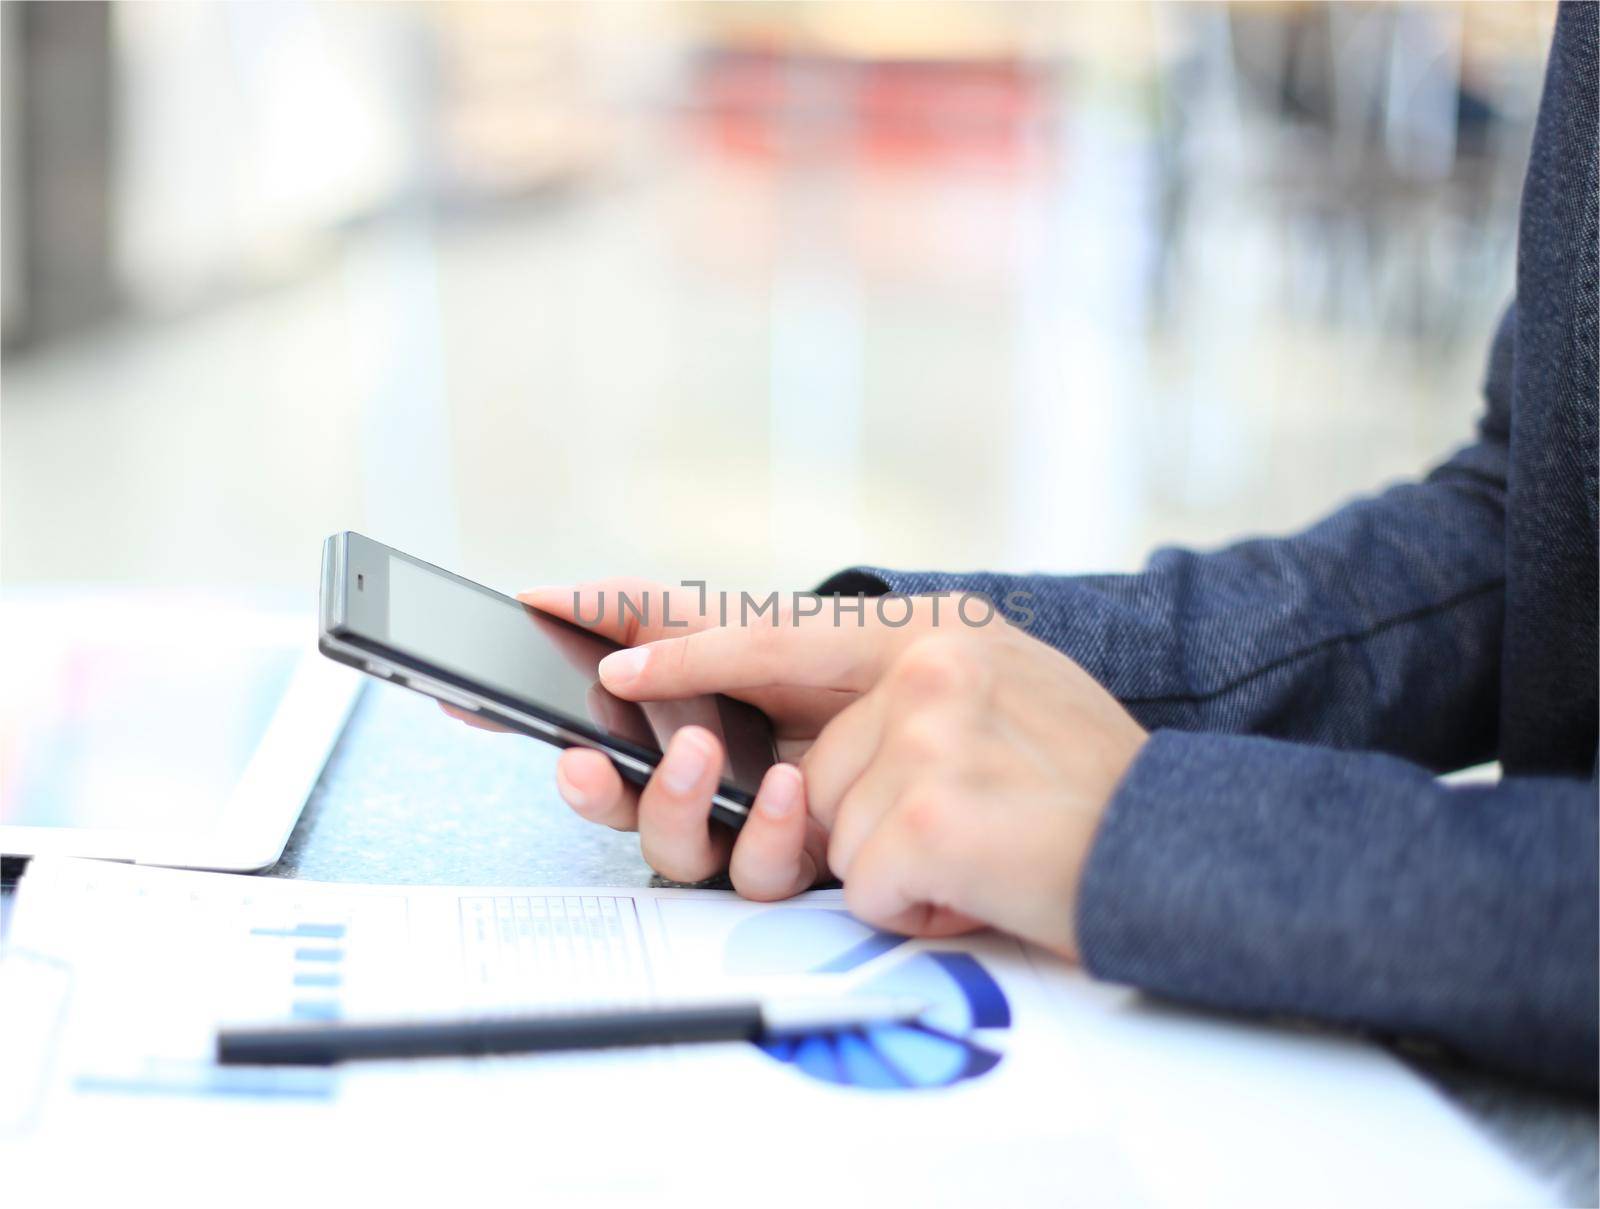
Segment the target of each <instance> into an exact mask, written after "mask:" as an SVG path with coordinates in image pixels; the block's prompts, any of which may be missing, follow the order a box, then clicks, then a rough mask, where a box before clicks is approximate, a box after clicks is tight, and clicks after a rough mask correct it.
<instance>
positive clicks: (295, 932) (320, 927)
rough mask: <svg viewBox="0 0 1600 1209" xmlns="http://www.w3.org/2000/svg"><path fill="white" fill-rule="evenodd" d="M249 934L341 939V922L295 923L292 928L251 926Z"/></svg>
mask: <svg viewBox="0 0 1600 1209" xmlns="http://www.w3.org/2000/svg"><path fill="white" fill-rule="evenodd" d="M250 935H251V936H299V937H304V938H306V939H308V940H313V939H314V940H342V939H344V925H343V924H295V926H294V927H292V928H251V929H250Z"/></svg>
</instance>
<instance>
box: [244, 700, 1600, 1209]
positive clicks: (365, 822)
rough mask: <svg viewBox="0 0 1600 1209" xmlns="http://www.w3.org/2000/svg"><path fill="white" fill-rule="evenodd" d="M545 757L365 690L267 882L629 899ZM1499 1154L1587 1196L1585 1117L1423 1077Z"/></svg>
mask: <svg viewBox="0 0 1600 1209" xmlns="http://www.w3.org/2000/svg"><path fill="white" fill-rule="evenodd" d="M554 762H555V749H554V748H552V747H549V746H548V745H546V744H543V743H540V742H537V741H536V740H532V739H526V738H523V737H521V736H518V735H500V734H490V733H486V732H482V731H474V730H471V729H469V728H468V727H465V726H462V725H460V724H459V723H454V722H451V721H450V720H449V719H447V718H445V717H444V716H443V715H442V714H441V713H440V712H439V710H438V709H437V708H435V707H434V706H433V705H432V704H431V703H430V702H427V701H425V700H423V699H422V698H420V697H416V696H414V695H412V694H410V693H407V692H405V691H403V690H401V689H397V688H392V687H388V686H384V685H376V684H375V685H371V686H369V687H368V688H367V689H366V690H365V691H364V692H363V695H362V699H361V701H360V702H359V703H358V704H357V706H356V711H355V713H354V715H353V716H352V718H351V721H350V725H349V726H348V727H347V729H346V731H345V734H344V736H343V738H342V739H341V740H340V741H339V745H338V747H337V749H336V750H335V751H334V753H333V757H332V759H331V760H330V761H329V763H328V767H327V769H326V770H325V771H324V772H323V775H322V779H321V781H320V782H319V784H318V785H317V788H316V791H315V792H314V794H313V795H312V798H311V801H310V803H309V804H308V805H307V807H306V811H305V814H304V816H303V817H302V818H301V820H300V825H299V826H298V827H297V828H296V829H295V832H294V835H293V836H292V837H291V839H290V840H289V846H288V849H287V850H286V851H285V853H284V856H283V859H282V861H280V862H279V864H278V865H277V866H276V867H275V868H274V869H273V870H272V871H271V874H272V875H273V876H276V877H303V878H313V879H316V880H319V881H336V882H392V883H406V884H424V883H445V884H469V885H470V884H478V885H541V884H543V885H562V884H564V885H612V886H617V885H643V884H647V883H648V882H649V881H650V880H651V874H650V870H649V868H648V866H646V865H645V864H644V862H643V861H642V860H641V859H640V858H639V850H638V844H637V843H636V841H635V839H634V837H633V836H631V835H625V834H619V833H617V832H613V831H610V830H608V829H607V828H603V827H597V826H594V825H593V824H589V823H585V822H583V821H582V820H580V819H579V818H577V816H575V815H574V814H572V812H571V811H569V810H568V809H567V808H566V806H565V805H564V804H563V803H562V802H561V800H560V799H559V798H558V797H557V796H556V793H555V789H554V774H553V768H554ZM1423 1073H1424V1074H1425V1075H1426V1076H1427V1077H1429V1078H1431V1079H1433V1080H1434V1081H1435V1082H1436V1083H1438V1084H1439V1085H1440V1086H1441V1087H1442V1088H1443V1089H1444V1091H1445V1093H1446V1094H1447V1095H1448V1096H1449V1097H1450V1098H1451V1099H1452V1100H1454V1101H1455V1102H1456V1103H1458V1104H1460V1105H1461V1106H1462V1107H1463V1109H1465V1111H1467V1112H1468V1113H1469V1114H1470V1115H1471V1116H1472V1117H1473V1118H1474V1119H1475V1120H1477V1121H1479V1122H1480V1123H1482V1125H1483V1126H1484V1128H1485V1129H1486V1130H1487V1131H1488V1132H1489V1133H1490V1134H1491V1135H1492V1136H1493V1137H1494V1138H1496V1139H1497V1140H1498V1141H1499V1142H1500V1143H1501V1144H1502V1145H1504V1146H1505V1147H1506V1148H1507V1149H1508V1150H1510V1151H1511V1152H1512V1153H1513V1154H1514V1155H1516V1156H1517V1157H1518V1158H1519V1159H1520V1160H1521V1161H1523V1162H1524V1163H1526V1164H1527V1165H1528V1166H1529V1167H1531V1168H1533V1169H1534V1170H1536V1171H1538V1172H1540V1173H1542V1174H1545V1175H1548V1176H1552V1177H1554V1178H1555V1179H1557V1180H1558V1181H1559V1185H1560V1187H1561V1189H1562V1191H1563V1193H1564V1200H1565V1202H1566V1203H1568V1204H1573V1205H1593V1204H1596V1203H1600V1195H1597V1176H1596V1163H1597V1142H1596V1136H1597V1135H1596V1131H1597V1118H1596V1113H1595V1108H1594V1105H1592V1104H1587V1105H1586V1104H1583V1103H1575V1102H1573V1101H1571V1100H1568V1099H1563V1098H1561V1097H1558V1096H1553V1095H1550V1094H1548V1093H1544V1092H1540V1091H1533V1090H1529V1089H1526V1088H1522V1087H1519V1086H1517V1085H1516V1084H1514V1083H1510V1082H1507V1081H1503V1080H1499V1079H1495V1078H1491V1077H1488V1076H1484V1075H1481V1074H1478V1073H1475V1072H1470V1071H1463V1070H1459V1069H1437V1068H1434V1067H1432V1066H1429V1067H1426V1068H1423Z"/></svg>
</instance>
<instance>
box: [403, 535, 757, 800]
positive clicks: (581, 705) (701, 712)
mask: <svg viewBox="0 0 1600 1209" xmlns="http://www.w3.org/2000/svg"><path fill="white" fill-rule="evenodd" d="M387 570H388V625H387V629H388V634H387V638H386V641H387V645H389V646H391V647H393V648H395V649H397V650H401V651H406V652H408V653H411V654H414V655H416V656H418V657H419V658H421V659H423V660H424V661H426V662H428V663H431V664H434V665H435V666H437V667H439V668H442V669H443V670H445V671H448V672H452V673H454V674H455V675H456V676H458V677H460V678H461V679H462V680H464V681H468V682H471V683H476V684H481V685H483V686H485V687H487V688H492V689H496V690H498V691H500V692H501V693H503V694H505V695H506V696H509V697H511V698H513V699H516V700H520V701H526V702H528V703H530V704H534V705H539V706H542V707H544V709H545V710H546V711H547V712H548V711H553V712H556V713H559V714H565V715H566V716H568V717H570V718H576V719H579V720H587V721H588V722H589V724H590V725H591V726H593V727H594V728H596V729H598V730H600V731H602V732H604V733H606V734H608V735H610V736H612V737H615V738H619V739H622V740H625V741H626V742H628V743H631V744H632V745H633V746H635V747H640V748H643V749H645V750H646V751H649V752H655V753H657V754H659V753H660V752H661V751H662V750H664V748H665V746H666V744H667V741H668V740H669V739H670V738H671V737H672V733H673V732H674V731H676V730H677V729H678V728H679V727H680V726H687V725H691V724H692V725H695V726H702V727H704V728H705V729H706V730H708V731H710V732H711V733H712V734H714V735H716V736H717V737H718V738H719V739H720V740H721V741H722V743H723V747H724V750H726V751H727V753H728V761H727V766H726V767H725V768H724V770H723V780H724V781H725V782H727V783H728V784H730V785H732V786H734V787H735V788H738V789H740V790H743V791H744V792H745V793H747V794H752V795H753V794H754V793H755V790H756V788H757V787H758V786H759V784H760V781H761V777H762V774H764V773H765V772H766V770H767V768H768V767H770V765H771V762H772V750H771V738H770V729H769V727H768V725H767V723H766V720H765V718H764V717H763V716H762V715H761V714H760V713H759V712H758V711H757V710H755V709H754V707H752V706H749V705H745V704H744V703H742V702H737V701H732V700H729V699H728V698H723V697H714V696H701V697H690V698H685V699H683V700H678V701H658V702H646V703H642V704H636V703H634V702H631V701H624V700H622V699H621V698H620V697H616V696H614V695H612V694H611V693H609V692H607V691H606V689H605V687H604V686H603V685H601V683H600V674H599V671H598V666H599V663H600V660H602V659H604V658H605V657H606V656H607V655H609V654H610V653H611V652H612V651H615V650H617V649H619V648H618V647H617V645H616V644H615V643H613V642H610V641H608V640H606V639H604V638H600V637H598V636H596V635H594V634H590V633H588V632H586V631H584V630H581V629H579V628H577V627H575V626H571V625H568V624H566V623H565V622H562V621H559V620H557V619H556V618H553V617H548V616H546V615H544V614H542V613H540V612H538V611H537V610H535V609H530V608H528V607H527V606H526V605H523V604H519V603H518V602H516V601H514V600H511V599H509V598H508V597H505V596H501V595H500V594H499V593H495V592H491V591H489V590H488V589H484V588H476V587H472V586H468V585H467V584H464V583H462V582H460V581H458V580H456V579H454V578H451V577H449V576H446V575H442V574H440V573H438V572H437V571H435V570H433V569H432V568H429V567H427V566H423V565H419V564H417V563H415V562H412V561H411V560H410V559H408V558H404V557H400V556H397V555H393V554H391V555H390V556H389V559H388V567H387Z"/></svg>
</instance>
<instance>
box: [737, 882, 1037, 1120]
mask: <svg viewBox="0 0 1600 1209" xmlns="http://www.w3.org/2000/svg"><path fill="white" fill-rule="evenodd" d="M904 942H905V938H904V937H900V936H894V935H891V934H889V933H885V932H878V931H876V930H874V929H872V928H869V927H867V926H866V925H864V924H861V923H858V922H857V921H856V920H855V919H853V918H852V917H851V916H850V914H849V913H848V912H846V911H839V910H818V909H815V908H805V907H773V908H770V909H768V910H765V911H761V912H759V913H757V914H754V915H751V916H749V917H748V918H746V919H744V920H742V921H740V922H739V923H738V924H737V925H736V926H735V927H734V928H733V930H732V932H731V933H730V934H729V936H728V939H727V942H726V948H725V952H724V958H723V961H724V967H725V968H726V969H727V971H728V972H729V973H730V974H788V973H809V974H813V975H819V976H827V975H836V976H839V977H841V978H842V977H844V976H846V975H849V974H851V973H853V972H854V971H856V970H857V969H859V968H860V967H862V966H864V965H865V964H866V963H867V962H869V961H878V960H879V959H882V964H883V965H884V967H885V968H884V969H883V971H882V972H881V973H878V974H874V975H872V976H871V977H869V978H868V979H867V980H866V981H864V982H859V983H853V984H852V986H851V991H852V992H853V993H859V994H864V995H888V996H906V997H909V998H914V999H919V1000H921V1001H923V1002H925V1003H927V1004H929V1005H930V1006H929V1010H928V1012H927V1013H926V1014H925V1015H924V1017H923V1018H922V1020H921V1021H919V1022H917V1023H915V1024H904V1025H891V1026H886V1027H878V1028H866V1029H859V1030H849V1031H844V1032H830V1033H816V1034H812V1035H809V1036H804V1037H800V1038H784V1039H781V1040H774V1041H769V1042H765V1043H763V1045H762V1047H761V1048H762V1049H763V1050H765V1051H766V1053H767V1054H768V1055H770V1056H771V1057H772V1058H774V1059H776V1060H777V1061H779V1062H785V1063H789V1064H792V1065H793V1066H795V1067H796V1068H797V1069H798V1070H800V1071H801V1072H802V1073H804V1074H806V1075H809V1076H810V1077H811V1078H814V1079H820V1080H822V1081H824V1082H827V1083H836V1084H842V1085H846V1086H851V1087H862V1088H872V1089H878V1090H908V1089H914V1088H934V1087H948V1086H950V1085H951V1084H954V1083H959V1082H962V1081H963V1080H967V1079H976V1078H978V1077H980V1076H982V1075H985V1074H987V1073H988V1072H989V1071H991V1070H993V1069H994V1068H995V1067H996V1066H997V1065H999V1063H1000V1057H1001V1056H1000V1053H999V1051H998V1050H997V1049H996V1048H994V1047H993V1042H992V1040H991V1039H992V1038H995V1037H996V1033H997V1030H1002V1029H1008V1028H1010V1026H1011V1007H1010V1004H1009V1003H1008V1002H1007V1001H1006V997H1005V993H1004V992H1003V991H1001V989H1000V985H999V983H997V982H996V981H995V980H994V977H993V976H992V975H991V974H990V973H989V972H988V971H987V970H986V969H984V967H983V965H982V963H980V962H979V961H978V959H977V958H975V957H973V956H972V955H971V954H969V953H962V952H940V951H931V952H930V951H926V950H921V949H915V948H913V949H911V950H909V951H907V952H906V953H905V955H904V956H903V957H902V958H900V959H899V960H896V959H895V957H894V956H893V954H894V952H895V950H897V949H899V948H901V947H902V946H903V945H904ZM980 1036H981V1037H982V1040H979V1037H980Z"/></svg>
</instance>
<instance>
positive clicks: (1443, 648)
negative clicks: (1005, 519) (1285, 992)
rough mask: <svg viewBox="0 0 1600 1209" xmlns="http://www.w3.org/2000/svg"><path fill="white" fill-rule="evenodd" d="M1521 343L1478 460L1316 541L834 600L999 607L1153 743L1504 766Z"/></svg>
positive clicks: (1462, 459) (865, 587)
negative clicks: (1113, 700) (958, 595)
mask: <svg viewBox="0 0 1600 1209" xmlns="http://www.w3.org/2000/svg"><path fill="white" fill-rule="evenodd" d="M1513 331H1514V325H1513V322H1512V312H1510V311H1508V312H1507V314H1506V316H1505V318H1504V320H1502V322H1501V325H1500V329H1499V332H1498V334H1497V336H1496V338H1495V343H1494V348H1493V352H1492V354H1491V357H1490V363H1489V373H1488V380H1487V383H1486V387H1485V394H1486V397H1487V400H1488V405H1489V406H1488V412H1487V415H1486V416H1485V418H1484V419H1483V421H1482V423H1481V424H1480V426H1479V440H1478V441H1477V443H1476V444H1474V445H1471V446H1469V447H1467V448H1466V449H1464V450H1462V451H1461V452H1460V453H1458V454H1457V455H1456V456H1455V457H1454V458H1452V459H1451V460H1450V461H1448V462H1447V463H1445V464H1444V465H1443V466H1441V467H1439V468H1438V469H1437V470H1435V471H1434V472H1433V473H1432V474H1430V475H1429V476H1428V477H1427V479H1426V480H1425V481H1423V482H1420V483H1410V484H1405V485H1402V486H1397V487H1394V488H1392V489H1390V490H1389V491H1387V492H1385V493H1384V494H1382V495H1380V496H1377V497H1376V498H1373V499H1365V500H1359V501H1356V502H1355V503H1352V504H1349V505H1348V506H1346V507H1344V508H1343V509H1341V510H1340V511H1338V512H1336V513H1334V514H1333V515H1332V516H1330V517H1329V518H1327V519H1326V520H1324V521H1322V522H1321V523H1319V524H1317V525H1315V526H1313V527H1312V528H1310V529H1307V530H1306V531H1305V532H1303V533H1301V534H1298V535H1297V536H1294V537H1287V538H1280V539H1262V540H1254V541H1246V542H1241V543H1239V544H1238V545H1234V546H1231V547H1229V548H1227V549H1224V550H1219V551H1215V552H1212V553H1194V552H1191V551H1187V550H1162V551H1159V552H1158V553H1156V555H1155V556H1154V557H1153V558H1152V559H1151V561H1150V564H1149V567H1148V569H1147V570H1145V571H1144V572H1142V573H1140V574H1136V575H1092V576H1072V577H1063V576H1043V575H998V574H988V573H982V574H952V573H945V572H903V571H892V570H883V569H879V568H858V569H855V570H852V571H846V572H842V573H841V574H839V575H836V576H834V577H833V578H831V579H830V580H828V581H827V582H826V583H825V584H823V585H822V588H821V589H820V590H821V591H823V592H825V593H836V592H837V593H847V594H853V593H856V592H867V593H869V594H871V593H878V592H884V591H893V592H898V593H904V594H907V595H917V594H925V593H930V592H940V591H947V590H949V591H961V592H981V593H982V594H984V595H985V596H987V597H989V598H990V599H991V600H993V601H994V602H995V603H996V604H997V606H999V607H1001V609H1002V612H1004V613H1005V614H1006V615H1007V616H1008V617H1010V618H1011V619H1012V620H1018V621H1019V624H1022V626H1023V628H1024V629H1026V630H1027V631H1028V633H1030V634H1032V635H1033V636H1035V637H1037V638H1040V639H1042V640H1044V641H1045V642H1048V643H1049V644H1050V645H1052V646H1054V647H1056V648H1057V649H1059V650H1061V651H1063V652H1064V653H1066V654H1067V655H1070V656H1071V657H1072V658H1073V659H1074V660H1076V661H1077V662H1078V663H1080V664H1081V665H1082V666H1083V667H1084V668H1085V669H1087V670H1088V671H1089V673H1090V674H1091V675H1093V676H1094V677H1095V678H1096V679H1097V680H1099V681H1100V683H1101V684H1103V685H1105V686H1106V687H1107V688H1108V689H1109V690H1110V691H1111V693H1112V694H1113V695H1114V696H1116V697H1117V698H1118V700H1120V701H1122V703H1123V704H1124V705H1126V706H1127V707H1128V709H1129V710H1130V712H1132V713H1133V715H1134V716H1135V717H1136V718H1138V719H1139V721H1140V722H1141V723H1142V724H1143V725H1145V726H1146V727H1149V728H1152V729H1154V728H1157V727H1169V728H1176V729H1181V730H1205V731H1227V732H1230V733H1235V734H1257V735H1270V736H1275V737H1278V738H1286V739H1296V740H1302V741H1305V742H1314V743H1320V744H1323V745H1326V746H1332V747H1340V748H1353V749H1355V748H1359V749H1377V750H1383V751H1388V752H1392V753H1394V754H1396V755H1401V756H1405V757H1406V758H1408V759H1411V760H1415V761H1418V762H1420V763H1422V764H1426V765H1428V766H1429V767H1431V768H1436V769H1443V768H1458V767H1463V766H1465V765H1468V764H1474V763H1478V762H1481V761H1483V760H1487V759H1490V758H1492V756H1493V755H1494V746H1495V741H1496V718H1497V715H1498V699H1499V685H1500V658H1499V648H1500V629H1501V625H1502V620H1503V616H1504V583H1505V556H1504V531H1505V482H1506V463H1507V441H1508V438H1509V419H1508V415H1509V413H1508V401H1509V398H1510V380H1511V364H1512V353H1513V349H1512V341H1513ZM1079 523H1085V524H1092V523H1093V520H1092V518H1085V519H1084V520H1083V521H1081V522H1079ZM1018 593H1021V594H1023V595H1021V596H1018V595H1016V594H1018ZM1008 601H1011V602H1013V603H1012V604H1008ZM1025 610H1026V611H1031V613H1032V616H1031V618H1030V617H1028V616H1026V613H1025V612H1024V611H1025ZM1019 615H1020V620H1019Z"/></svg>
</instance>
